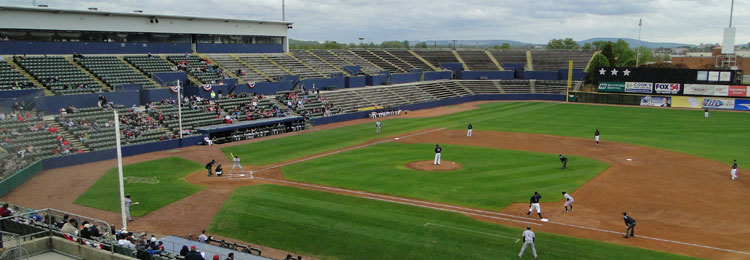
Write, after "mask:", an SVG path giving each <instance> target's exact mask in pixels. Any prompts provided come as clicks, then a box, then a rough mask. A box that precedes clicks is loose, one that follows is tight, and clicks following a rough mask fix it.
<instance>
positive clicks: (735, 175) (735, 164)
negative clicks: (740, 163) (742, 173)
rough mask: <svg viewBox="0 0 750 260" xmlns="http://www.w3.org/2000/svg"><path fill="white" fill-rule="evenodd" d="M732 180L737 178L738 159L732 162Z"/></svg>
mask: <svg viewBox="0 0 750 260" xmlns="http://www.w3.org/2000/svg"><path fill="white" fill-rule="evenodd" d="M731 173H732V180H734V179H737V160H734V164H732V172H731Z"/></svg>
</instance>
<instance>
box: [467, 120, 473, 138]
mask: <svg viewBox="0 0 750 260" xmlns="http://www.w3.org/2000/svg"><path fill="white" fill-rule="evenodd" d="M472 128H473V127H472V126H471V123H469V130H468V131H466V136H468V137H471V129H472Z"/></svg>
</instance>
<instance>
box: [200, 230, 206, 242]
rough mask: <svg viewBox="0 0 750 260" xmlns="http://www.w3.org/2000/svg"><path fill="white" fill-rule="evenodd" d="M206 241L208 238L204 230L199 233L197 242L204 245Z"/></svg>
mask: <svg viewBox="0 0 750 260" xmlns="http://www.w3.org/2000/svg"><path fill="white" fill-rule="evenodd" d="M206 241H208V236H206V230H205V229H204V230H203V231H201V235H200V236H198V242H201V243H206Z"/></svg>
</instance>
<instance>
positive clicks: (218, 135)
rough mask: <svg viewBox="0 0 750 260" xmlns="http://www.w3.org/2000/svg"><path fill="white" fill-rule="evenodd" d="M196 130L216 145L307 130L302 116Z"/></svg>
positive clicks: (211, 126)
mask: <svg viewBox="0 0 750 260" xmlns="http://www.w3.org/2000/svg"><path fill="white" fill-rule="evenodd" d="M195 130H197V131H198V132H200V133H201V134H203V135H205V136H208V137H209V138H211V139H212V140H214V142H215V143H228V142H232V141H241V140H248V139H254V138H259V137H264V136H267V135H276V134H283V133H287V132H294V131H300V130H305V118H304V117H301V116H287V117H274V118H264V119H258V120H252V121H242V122H238V123H232V124H222V125H210V126H203V127H198V128H196V129H195Z"/></svg>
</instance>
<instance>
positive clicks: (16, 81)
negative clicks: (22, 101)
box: [0, 60, 36, 90]
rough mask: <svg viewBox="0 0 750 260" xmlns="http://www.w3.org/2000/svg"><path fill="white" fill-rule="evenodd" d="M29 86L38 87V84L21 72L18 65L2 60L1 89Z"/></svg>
mask: <svg viewBox="0 0 750 260" xmlns="http://www.w3.org/2000/svg"><path fill="white" fill-rule="evenodd" d="M27 88H36V86H34V84H33V83H32V82H31V81H30V80H29V79H28V78H26V77H25V76H24V75H23V74H21V72H19V71H18V68H17V67H15V66H14V65H11V64H8V62H6V61H5V60H0V90H15V89H27Z"/></svg>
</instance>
